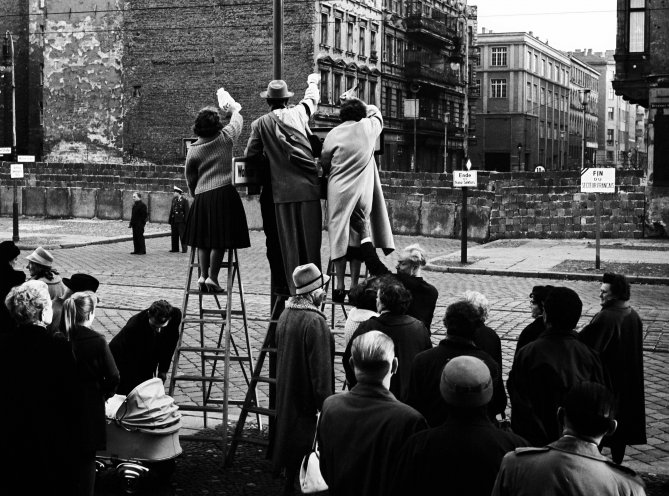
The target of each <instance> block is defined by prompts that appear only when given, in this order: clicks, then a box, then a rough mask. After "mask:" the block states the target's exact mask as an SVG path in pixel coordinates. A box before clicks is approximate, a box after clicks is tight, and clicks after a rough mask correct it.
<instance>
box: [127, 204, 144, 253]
mask: <svg viewBox="0 0 669 496" xmlns="http://www.w3.org/2000/svg"><path fill="white" fill-rule="evenodd" d="M132 199H133V200H134V202H135V203H134V204H133V206H132V215H131V216H130V227H131V228H132V245H133V248H134V249H133V251H132V252H130V254H131V255H146V244H145V243H144V226H145V225H146V219H147V218H148V217H149V213H148V210H147V208H146V204H145V203H144V202H143V201H142V195H141V194H139V193H138V192H134V193H133V194H132Z"/></svg>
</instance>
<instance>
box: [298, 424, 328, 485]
mask: <svg viewBox="0 0 669 496" xmlns="http://www.w3.org/2000/svg"><path fill="white" fill-rule="evenodd" d="M320 420H321V415H320V413H319V414H318V418H317V419H316V432H315V433H314V442H313V443H311V451H310V452H309V453H308V454H307V455H304V458H303V459H302V465H301V466H300V490H301V491H302V494H314V493H320V492H322V491H327V489H328V485H327V483H326V482H325V480H324V479H323V476H322V475H321V461H320V454H319V453H318V424H319V422H320Z"/></svg>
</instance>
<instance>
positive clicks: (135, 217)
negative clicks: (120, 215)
mask: <svg viewBox="0 0 669 496" xmlns="http://www.w3.org/2000/svg"><path fill="white" fill-rule="evenodd" d="M148 217H149V213H148V210H147V209H146V204H144V202H143V201H142V200H139V201H136V202H135V203H133V205H132V215H131V216H130V227H144V225H145V224H146V219H147V218H148Z"/></svg>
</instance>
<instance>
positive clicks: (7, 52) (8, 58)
mask: <svg viewBox="0 0 669 496" xmlns="http://www.w3.org/2000/svg"><path fill="white" fill-rule="evenodd" d="M14 69H15V66H14V38H12V33H10V32H9V31H6V32H5V40H4V43H3V45H2V72H8V71H9V72H10V73H11V79H10V88H11V97H10V100H11V108H12V154H11V161H12V162H15V161H16V80H15V78H14ZM12 182H13V183H14V202H13V204H12V226H13V229H12V241H14V243H18V241H19V202H18V192H17V187H16V179H14V180H13V181H12Z"/></svg>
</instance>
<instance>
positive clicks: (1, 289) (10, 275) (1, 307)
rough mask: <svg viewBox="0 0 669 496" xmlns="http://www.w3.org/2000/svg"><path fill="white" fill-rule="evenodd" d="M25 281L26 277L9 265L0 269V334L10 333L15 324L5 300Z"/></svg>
mask: <svg viewBox="0 0 669 496" xmlns="http://www.w3.org/2000/svg"><path fill="white" fill-rule="evenodd" d="M25 281H26V275H25V273H24V272H23V271H21V270H14V269H13V268H12V267H11V266H10V265H9V264H5V265H3V266H2V267H0V334H2V333H3V332H11V331H12V330H13V329H14V327H15V326H16V323H15V322H14V319H12V317H11V315H10V314H9V310H7V306H6V305H5V298H7V295H8V294H9V292H10V291H11V290H12V288H14V287H16V286H20V285H21V284H23V283H24V282H25Z"/></svg>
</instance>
